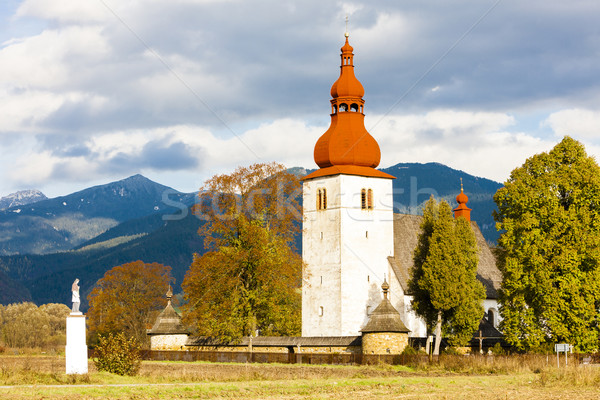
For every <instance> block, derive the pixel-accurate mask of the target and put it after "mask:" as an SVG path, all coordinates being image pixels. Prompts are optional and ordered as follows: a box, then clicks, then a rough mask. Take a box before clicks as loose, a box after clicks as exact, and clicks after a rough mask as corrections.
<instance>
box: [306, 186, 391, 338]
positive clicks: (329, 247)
mask: <svg viewBox="0 0 600 400" xmlns="http://www.w3.org/2000/svg"><path fill="white" fill-rule="evenodd" d="M319 188H325V189H326V190H327V202H328V204H327V209H326V210H317V203H316V201H317V200H316V196H317V190H318V189H319ZM362 189H371V190H372V191H373V209H372V210H363V209H361V190H362ZM303 228H304V231H303V244H302V247H303V254H302V257H303V260H304V262H305V263H306V266H307V270H306V275H305V279H304V281H303V300H302V335H303V336H352V335H359V334H360V329H361V328H362V326H364V324H366V322H367V310H368V309H370V310H373V309H375V307H377V305H378V304H379V302H380V301H381V298H382V297H381V284H382V283H383V279H384V275H386V274H387V273H388V268H389V263H388V261H387V257H388V256H391V255H393V212H392V182H391V180H390V179H381V178H370V177H362V176H353V175H337V176H331V177H325V178H319V179H314V180H310V181H306V182H304V226H303ZM321 307H323V308H322V309H321ZM321 310H322V311H321Z"/></svg>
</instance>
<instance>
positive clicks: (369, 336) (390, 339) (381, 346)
mask: <svg viewBox="0 0 600 400" xmlns="http://www.w3.org/2000/svg"><path fill="white" fill-rule="evenodd" d="M406 346H408V334H407V333H399V332H373V333H364V334H363V337H362V353H363V354H401V353H402V352H403V351H404V349H405V348H406Z"/></svg>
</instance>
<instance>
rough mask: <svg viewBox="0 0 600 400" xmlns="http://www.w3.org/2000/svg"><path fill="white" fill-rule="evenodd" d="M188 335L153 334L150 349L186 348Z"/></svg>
mask: <svg viewBox="0 0 600 400" xmlns="http://www.w3.org/2000/svg"><path fill="white" fill-rule="evenodd" d="M187 340H188V335H151V336H150V349H152V350H186V347H185V343H186V342H187Z"/></svg>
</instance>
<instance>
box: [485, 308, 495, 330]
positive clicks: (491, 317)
mask: <svg viewBox="0 0 600 400" xmlns="http://www.w3.org/2000/svg"><path fill="white" fill-rule="evenodd" d="M487 314H488V315H487V319H488V322H489V323H490V324H492V326H496V325H494V310H492V309H491V308H490V309H489V310H488V312H487Z"/></svg>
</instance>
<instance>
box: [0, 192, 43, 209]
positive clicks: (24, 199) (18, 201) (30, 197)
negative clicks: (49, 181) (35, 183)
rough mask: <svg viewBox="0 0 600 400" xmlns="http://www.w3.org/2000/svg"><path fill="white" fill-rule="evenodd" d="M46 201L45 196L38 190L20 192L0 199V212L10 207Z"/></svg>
mask: <svg viewBox="0 0 600 400" xmlns="http://www.w3.org/2000/svg"><path fill="white" fill-rule="evenodd" d="M46 199H47V197H46V195H45V194H44V193H42V192H40V191H39V190H35V189H29V190H21V191H18V192H16V193H11V194H9V195H8V196H4V197H1V198H0V210H5V209H7V208H10V207H17V206H24V205H27V204H30V203H35V202H38V201H42V200H46Z"/></svg>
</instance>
